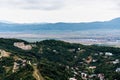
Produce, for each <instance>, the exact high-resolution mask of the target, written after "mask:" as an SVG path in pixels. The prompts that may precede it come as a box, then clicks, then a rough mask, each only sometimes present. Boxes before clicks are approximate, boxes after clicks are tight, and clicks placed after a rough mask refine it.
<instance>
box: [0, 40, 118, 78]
mask: <svg viewBox="0 0 120 80" xmlns="http://www.w3.org/2000/svg"><path fill="white" fill-rule="evenodd" d="M14 43H18V44H19V45H20V46H21V47H23V46H24V47H25V46H28V45H30V46H31V47H32V48H31V49H28V50H27V49H23V48H24V47H23V48H21V47H19V46H15V45H14ZM23 44H24V45H23ZM0 50H1V52H0V56H1V57H0V80H21V79H22V80H36V79H38V80H39V77H41V79H44V80H69V79H73V78H74V79H77V80H82V79H85V78H89V79H95V80H99V78H105V79H109V80H114V79H117V80H119V79H120V72H119V71H116V70H117V69H119V68H120V63H119V59H120V54H119V53H120V49H119V48H112V47H104V46H96V45H93V46H84V45H81V44H70V43H67V42H63V41H56V40H44V41H41V42H35V43H29V42H26V41H23V40H18V39H3V38H1V39H0ZM8 53H10V54H8ZM5 54H8V55H9V56H4V55H5ZM108 65H109V66H108ZM35 74H36V75H35ZM83 74H84V76H83ZM85 75H87V76H85ZM100 75H102V76H100Z"/></svg>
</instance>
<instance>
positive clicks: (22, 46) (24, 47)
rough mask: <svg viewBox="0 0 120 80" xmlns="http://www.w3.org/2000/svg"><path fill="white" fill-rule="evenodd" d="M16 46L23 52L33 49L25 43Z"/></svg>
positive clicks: (16, 43) (17, 43) (15, 44)
mask: <svg viewBox="0 0 120 80" xmlns="http://www.w3.org/2000/svg"><path fill="white" fill-rule="evenodd" d="M14 46H15V47H18V48H21V49H23V50H31V49H32V46H31V45H25V44H24V42H15V43H14Z"/></svg>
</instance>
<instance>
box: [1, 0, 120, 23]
mask: <svg viewBox="0 0 120 80" xmlns="http://www.w3.org/2000/svg"><path fill="white" fill-rule="evenodd" d="M116 17H120V0H0V20H5V21H10V22H16V23H34V22H36V23H38V22H91V21H105V20H110V19H113V18H116Z"/></svg>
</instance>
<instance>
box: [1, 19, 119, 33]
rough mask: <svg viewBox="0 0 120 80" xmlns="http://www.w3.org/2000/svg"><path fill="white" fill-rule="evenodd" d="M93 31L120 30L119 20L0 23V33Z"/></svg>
mask: <svg viewBox="0 0 120 80" xmlns="http://www.w3.org/2000/svg"><path fill="white" fill-rule="evenodd" d="M95 29H120V18H115V19H112V20H110V21H104V22H89V23H45V24H41V23H40V24H39V23H37V24H17V23H9V22H7V23H6V22H0V32H9V31H10V32H27V31H28V32H29V31H30V32H31V31H32V32H34V31H41V30H62V31H64V30H65V31H66V30H70V31H81V30H95Z"/></svg>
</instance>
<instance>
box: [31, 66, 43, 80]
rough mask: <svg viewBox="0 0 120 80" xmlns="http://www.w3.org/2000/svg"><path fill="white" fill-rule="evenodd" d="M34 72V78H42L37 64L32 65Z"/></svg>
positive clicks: (41, 79) (37, 79)
mask: <svg viewBox="0 0 120 80" xmlns="http://www.w3.org/2000/svg"><path fill="white" fill-rule="evenodd" d="M33 69H34V72H33V76H34V77H35V79H36V80H44V79H43V77H42V75H41V74H40V72H39V70H38V69H37V66H33Z"/></svg>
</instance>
